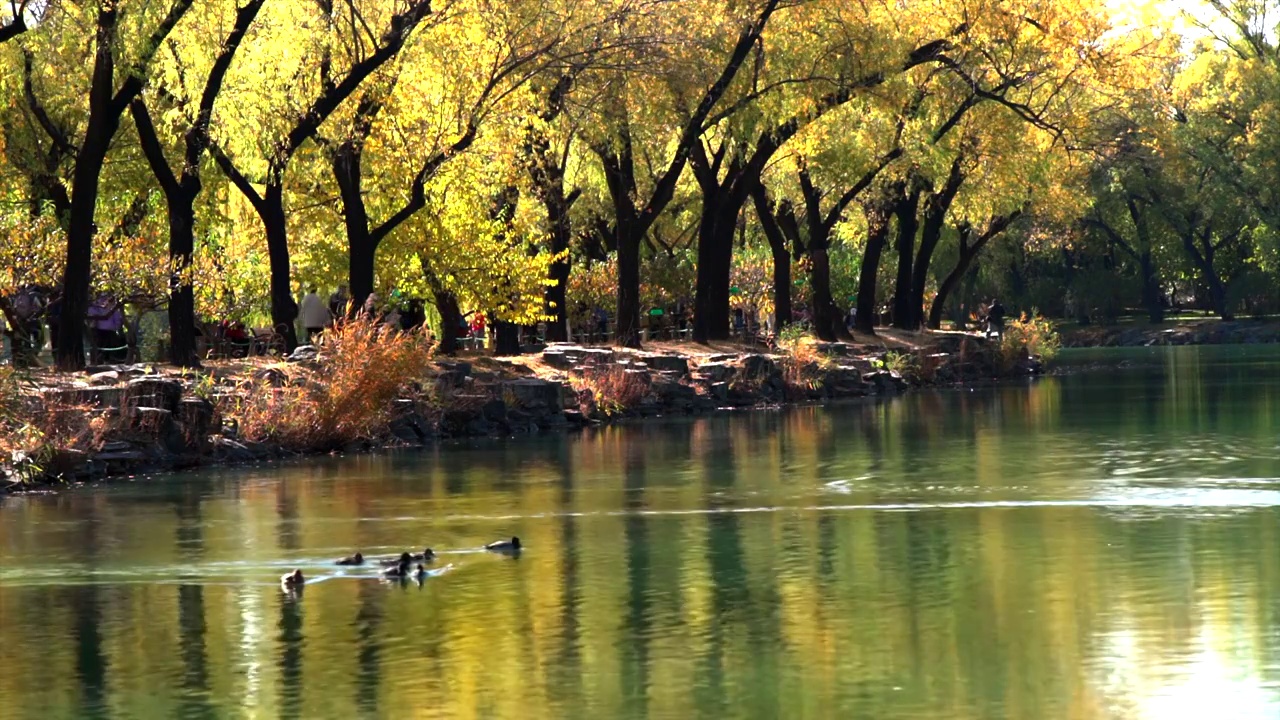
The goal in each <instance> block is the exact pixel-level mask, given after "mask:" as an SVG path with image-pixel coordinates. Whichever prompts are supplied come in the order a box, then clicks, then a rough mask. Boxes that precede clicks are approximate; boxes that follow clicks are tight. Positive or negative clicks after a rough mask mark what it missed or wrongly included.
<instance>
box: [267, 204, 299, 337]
mask: <svg viewBox="0 0 1280 720" xmlns="http://www.w3.org/2000/svg"><path fill="white" fill-rule="evenodd" d="M262 200H263V203H262V204H263V210H264V212H263V213H262V224H263V227H264V229H265V230H266V234H267V257H268V260H269V261H270V265H271V326H272V330H273V331H274V332H276V333H279V335H280V336H281V337H282V338H284V350H285V352H286V353H291V352H293V351H294V350H295V349H297V347H298V333H297V330H295V329H294V327H293V322H294V320H296V319H297V318H298V303H296V302H295V301H294V299H293V289H292V287H291V282H290V279H289V277H290V272H289V271H290V269H289V236H288V225H287V223H286V220H285V214H284V188H283V187H282V186H281V185H278V184H271V185H268V186H267V191H266V192H265V193H263V196H262Z"/></svg>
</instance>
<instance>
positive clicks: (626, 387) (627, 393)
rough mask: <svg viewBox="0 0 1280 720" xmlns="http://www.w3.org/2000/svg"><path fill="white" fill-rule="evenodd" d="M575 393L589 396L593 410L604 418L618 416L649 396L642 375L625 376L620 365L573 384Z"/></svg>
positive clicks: (645, 381)
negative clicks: (592, 403) (601, 413)
mask: <svg viewBox="0 0 1280 720" xmlns="http://www.w3.org/2000/svg"><path fill="white" fill-rule="evenodd" d="M573 388H574V390H577V391H578V392H580V393H581V392H583V391H585V392H588V393H590V394H591V398H592V400H594V401H595V406H596V408H598V409H599V410H600V411H601V412H603V413H604V414H605V415H621V414H622V413H625V412H626V411H628V410H630V409H632V408H634V407H636V406H637V405H639V404H640V401H641V400H644V398H645V396H646V395H648V394H649V382H648V379H647V376H646V375H645V374H644V373H633V372H627V369H626V367H624V366H622V365H609V366H607V367H605V368H602V369H599V370H594V371H592V372H589V373H587V374H586V375H583V376H582V377H580V378H577V379H576V380H574V381H573Z"/></svg>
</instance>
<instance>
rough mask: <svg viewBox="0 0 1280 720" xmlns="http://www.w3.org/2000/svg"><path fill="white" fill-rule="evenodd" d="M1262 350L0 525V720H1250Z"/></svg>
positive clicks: (170, 495) (474, 447) (209, 486)
mask: <svg viewBox="0 0 1280 720" xmlns="http://www.w3.org/2000/svg"><path fill="white" fill-rule="evenodd" d="M1268 352H1274V351H1265V350H1252V351H1247V352H1245V351H1238V350H1229V349H1215V350H1213V351H1208V350H1206V351H1200V350H1196V349H1194V348H1181V349H1177V350H1172V351H1160V352H1159V353H1155V352H1154V351H1144V352H1143V353H1142V354H1141V355H1140V356H1136V357H1137V359H1138V360H1139V362H1135V363H1133V364H1132V365H1130V366H1128V367H1127V369H1124V370H1117V371H1114V372H1106V373H1101V374H1094V375H1089V376H1066V377H1062V378H1049V379H1045V380H1043V381H1041V382H1038V383H1034V384H1028V385H1019V386H1017V387H1005V388H997V389H983V390H976V391H972V392H970V391H961V392H945V393H916V394H913V395H909V396H907V397H905V398H902V399H899V400H895V401H892V402H886V403H866V404H852V405H846V406H841V407H836V408H829V409H801V410H796V411H793V412H784V413H778V412H772V413H759V414H738V415H733V416H728V417H716V418H709V419H703V420H698V421H687V422H686V421H670V422H664V424H652V425H640V426H635V427H616V428H604V429H600V430H598V431H594V432H589V433H586V434H583V435H581V436H550V437H542V438H532V439H524V440H513V441H506V442H470V443H458V444H453V445H448V446H445V447H441V448H439V449H436V450H432V451H428V452H424V453H417V454H414V453H408V454H394V455H384V456H375V457H355V458H346V459H323V460H317V461H312V462H299V463H289V464H285V465H280V466H275V467H263V468H256V469H247V470H231V471H223V472H208V473H200V474H192V475H187V476H176V477H162V478H154V479H151V480H148V481H142V482H137V483H132V484H127V485H119V486H114V487H104V488H100V489H84V490H79V491H75V492H69V493H64V494H61V495H57V496H30V497H12V498H4V499H0V667H4V668H6V669H7V671H6V672H3V673H0V720H10V719H15V720H16V719H18V718H21V719H22V720H27V719H28V718H30V719H31V720H36V719H37V718H38V719H39V720H45V719H46V718H49V719H54V720H59V719H61V718H133V717H191V718H212V717H219V718H222V717H244V718H277V717H296V718H329V717H334V718H352V717H384V716H402V715H406V714H408V715H414V716H424V717H442V718H445V717H447V718H455V717H463V718H508V717H510V718H526V717H608V718H612V717H629V718H645V717H652V718H660V717H661V718H665V717H679V718H685V717H706V718H722V717H759V718H776V717H874V718H878V719H879V718H884V719H887V720H903V719H906V718H957V719H969V718H973V719H975V720H976V719H977V718H993V717H1000V718H1019V719H1021V718H1037V719H1038V718H1079V719H1082V720H1095V719H1096V720H1104V719H1105V720H1148V719H1151V720H1155V719H1159V720H1166V719H1173V720H1178V719H1180V718H1203V717H1206V716H1208V717H1221V718H1224V719H1225V718H1231V719H1232V720H1235V719H1236V718H1275V717H1280V635H1277V634H1276V633H1275V631H1274V628H1275V627H1276V626H1277V624H1276V623H1277V617H1276V610H1275V608H1278V607H1280V531H1278V529H1280V448H1278V446H1277V437H1276V434H1275V428H1276V427H1278V426H1280V423H1278V422H1277V421H1278V420H1280V417H1278V416H1277V413H1280V391H1278V390H1277V388H1278V387H1280V356H1277V357H1272V356H1271V355H1270V354H1267V353H1268ZM1116 357H1125V358H1129V357H1130V356H1129V355H1123V354H1119V355H1117V356H1116ZM1064 360H1065V361H1066V362H1071V358H1070V355H1069V354H1068V355H1066V356H1065V357H1064ZM1089 361H1090V362H1094V361H1096V360H1095V358H1094V357H1093V356H1090V360H1089ZM512 535H519V536H520V538H521V540H522V542H523V544H524V545H525V550H524V552H523V553H522V554H521V555H520V556H519V557H507V556H503V555H498V554H494V553H490V552H486V551H484V550H483V549H482V546H483V544H484V543H486V542H489V541H492V540H495V539H499V538H508V537H511V536H512ZM427 546H430V547H432V548H434V549H435V550H436V552H437V553H439V559H438V561H437V562H436V564H435V565H433V566H432V568H431V571H432V573H431V575H430V576H429V577H427V578H425V579H423V581H422V582H405V583H401V582H384V581H383V580H382V578H381V577H380V571H381V567H380V566H366V567H339V566H336V565H334V564H333V560H334V559H335V558H338V557H342V556H345V555H349V554H350V553H352V552H354V551H355V550H361V551H362V552H364V553H365V554H366V555H370V556H372V555H386V556H391V555H395V554H397V553H398V552H399V551H401V550H404V549H410V550H413V551H415V552H420V551H421V549H422V548H423V547H427ZM294 568H298V569H301V570H302V571H303V572H304V574H306V575H307V576H308V577H309V578H310V579H311V581H310V582H309V583H308V584H307V586H306V587H305V588H304V589H303V591H302V592H286V591H285V590H283V589H282V588H281V587H280V584H279V578H280V576H281V575H282V574H284V573H286V572H288V571H290V570H292V569H294ZM13 669H19V670H18V671H14V670H13ZM37 678H38V680H37Z"/></svg>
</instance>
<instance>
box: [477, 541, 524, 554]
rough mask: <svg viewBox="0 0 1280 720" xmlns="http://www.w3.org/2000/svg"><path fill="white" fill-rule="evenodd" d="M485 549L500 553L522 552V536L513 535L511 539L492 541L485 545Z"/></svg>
mask: <svg viewBox="0 0 1280 720" xmlns="http://www.w3.org/2000/svg"><path fill="white" fill-rule="evenodd" d="M484 549H485V550H488V551H490V552H500V553H518V552H520V538H518V537H513V538H511V539H510V540H499V541H497V542H491V543H489V544H488V545H485V546H484Z"/></svg>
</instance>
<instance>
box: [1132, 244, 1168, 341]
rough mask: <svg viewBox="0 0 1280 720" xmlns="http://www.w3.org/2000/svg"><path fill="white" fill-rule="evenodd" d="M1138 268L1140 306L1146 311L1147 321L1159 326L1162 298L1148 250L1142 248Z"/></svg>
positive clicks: (1162, 309) (1161, 316)
mask: <svg viewBox="0 0 1280 720" xmlns="http://www.w3.org/2000/svg"><path fill="white" fill-rule="evenodd" d="M1138 266H1139V268H1140V269H1141V272H1142V304H1143V306H1144V307H1146V309H1147V319H1148V320H1149V321H1150V322H1151V324H1152V325H1159V324H1160V323H1162V322H1164V298H1163V297H1161V292H1160V278H1159V277H1157V274H1156V267H1155V262H1154V261H1153V259H1152V257H1151V250H1150V249H1149V248H1144V249H1143V252H1142V254H1141V255H1140V256H1139V257H1138Z"/></svg>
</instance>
